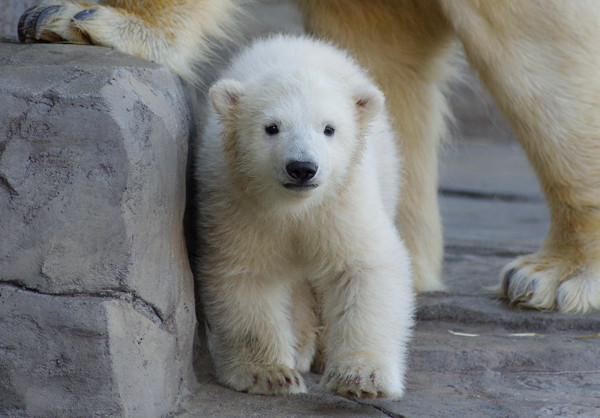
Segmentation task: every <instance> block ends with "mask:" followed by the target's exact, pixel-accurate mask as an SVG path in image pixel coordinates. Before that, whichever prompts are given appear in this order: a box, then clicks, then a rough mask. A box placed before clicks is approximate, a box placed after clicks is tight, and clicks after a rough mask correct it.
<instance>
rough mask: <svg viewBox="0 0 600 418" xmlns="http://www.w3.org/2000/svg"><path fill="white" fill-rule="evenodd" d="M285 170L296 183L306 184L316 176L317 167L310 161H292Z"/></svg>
mask: <svg viewBox="0 0 600 418" xmlns="http://www.w3.org/2000/svg"><path fill="white" fill-rule="evenodd" d="M285 169H286V171H287V173H288V175H289V176H290V178H291V179H292V180H294V181H295V182H296V183H306V182H307V181H308V180H310V179H312V178H313V177H314V176H315V174H317V166H316V165H314V164H313V163H311V162H310V161H292V162H291V163H289V164H288V165H286V166H285Z"/></svg>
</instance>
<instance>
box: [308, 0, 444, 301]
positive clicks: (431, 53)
mask: <svg viewBox="0 0 600 418" xmlns="http://www.w3.org/2000/svg"><path fill="white" fill-rule="evenodd" d="M299 4H300V6H301V9H302V11H303V13H304V16H305V22H306V24H307V27H308V29H309V30H310V31H311V32H312V33H314V34H316V35H318V36H320V37H323V38H325V39H331V40H333V41H335V42H336V43H337V44H338V45H340V46H342V47H344V48H347V49H349V50H350V51H351V52H352V54H353V55H354V56H355V57H356V58H357V59H358V60H359V61H360V63H361V65H362V66H363V67H365V68H367V69H368V70H369V72H370V74H371V75H372V76H373V77H374V78H375V81H376V82H377V83H378V85H379V86H380V87H381V88H382V90H383V91H384V93H385V96H386V103H387V107H388V110H389V113H390V114H391V116H392V119H393V128H394V130H395V131H396V132H398V134H399V135H398V138H399V139H400V150H401V153H402V154H403V156H404V167H403V173H402V174H403V178H404V180H405V181H404V188H403V190H402V199H401V201H400V204H399V206H398V210H397V215H396V224H397V227H398V228H399V230H400V231H401V235H402V237H403V239H404V240H405V242H406V246H407V248H408V250H409V252H410V254H411V258H412V261H413V268H414V277H415V281H414V287H415V289H416V290H417V291H428V290H440V289H442V288H443V284H442V281H441V279H440V274H441V265H442V258H443V240H442V229H441V222H440V216H439V209H438V202H437V170H438V168H437V163H438V162H437V151H438V143H439V141H440V138H441V137H442V136H443V135H444V133H445V118H446V116H447V114H448V108H447V104H446V101H445V98H444V95H443V90H444V88H445V86H446V80H447V79H448V78H449V76H450V74H451V73H452V72H453V69H452V68H451V66H450V65H449V64H448V56H449V52H450V51H451V49H452V46H453V42H452V39H453V36H452V32H451V30H450V28H449V26H448V25H447V22H446V20H445V19H444V18H443V16H442V15H441V13H440V11H439V8H438V5H437V3H435V2H434V1H428V0H419V1H404V0H397V1H377V2H369V1H349V0H327V1H321V0H300V1H299Z"/></svg>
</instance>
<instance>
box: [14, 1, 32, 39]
mask: <svg viewBox="0 0 600 418" xmlns="http://www.w3.org/2000/svg"><path fill="white" fill-rule="evenodd" d="M35 8H36V6H33V7H30V8H29V9H27V10H25V13H23V14H22V15H21V18H20V19H19V24H18V25H17V34H18V35H19V41H20V42H25V41H26V40H27V39H28V36H27V35H28V31H27V28H29V27H30V25H29V24H28V20H29V19H30V17H31V11H32V10H33V9H35Z"/></svg>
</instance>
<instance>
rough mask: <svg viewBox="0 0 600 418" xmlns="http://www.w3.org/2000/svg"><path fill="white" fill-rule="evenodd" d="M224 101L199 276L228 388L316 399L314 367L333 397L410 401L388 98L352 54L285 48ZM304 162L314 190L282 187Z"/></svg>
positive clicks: (205, 150)
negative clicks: (309, 394)
mask: <svg viewBox="0 0 600 418" xmlns="http://www.w3.org/2000/svg"><path fill="white" fill-rule="evenodd" d="M210 98H211V104H212V109H211V111H210V112H209V117H208V122H207V126H206V130H205V132H204V135H203V141H202V144H201V146H200V148H199V150H198V152H197V155H196V159H197V160H196V165H197V167H198V169H197V172H196V179H197V181H198V183H199V185H200V190H199V207H200V212H201V214H200V221H199V235H200V237H201V239H202V240H203V242H202V245H201V248H200V250H201V260H199V261H200V262H199V263H198V264H199V265H200V266H201V271H200V272H199V274H200V281H201V289H202V294H203V303H204V306H205V312H206V317H207V319H208V323H209V327H210V345H211V348H212V352H213V357H214V361H215V366H216V371H217V376H218V379H219V381H220V382H222V383H223V384H225V385H227V386H229V387H232V388H234V389H237V390H242V391H248V392H252V393H265V394H274V393H295V392H303V391H305V390H306V388H305V385H304V383H303V382H302V377H301V376H300V375H299V374H298V372H306V371H308V368H309V366H310V364H311V362H312V363H313V367H317V365H324V376H323V381H322V384H323V385H324V386H325V387H326V388H327V389H329V390H331V391H333V392H336V393H340V394H342V395H345V396H357V397H375V396H385V397H398V396H400V395H401V394H402V392H403V389H404V385H403V376H404V372H405V355H406V343H407V340H408V338H409V336H410V328H411V325H412V312H413V304H414V295H413V291H412V283H411V269H410V263H409V259H408V255H407V251H406V249H405V247H404V244H403V242H402V240H401V239H400V237H399V235H398V233H397V231H396V228H395V227H394V222H393V219H394V216H395V211H396V206H397V201H398V198H399V194H398V190H399V189H400V179H399V173H400V171H401V170H400V164H401V162H400V159H399V157H398V154H397V151H396V145H395V142H396V141H395V138H394V133H393V132H392V129H391V127H390V123H389V121H388V117H387V113H386V111H385V108H384V98H383V94H382V93H381V92H380V91H379V89H378V88H377V87H375V85H374V83H373V82H372V81H371V80H370V79H369V78H368V76H366V74H365V72H364V71H363V70H362V69H360V67H359V66H358V65H357V64H356V62H355V61H354V60H353V59H352V58H350V57H349V56H348V55H347V54H346V53H344V52H342V51H340V50H338V49H336V48H334V47H332V46H331V45H329V44H326V43H323V42H318V41H316V40H312V39H309V38H303V37H290V36H277V37H273V38H271V39H268V40H263V41H258V42H255V43H254V44H253V45H252V46H251V47H250V48H248V49H246V50H245V51H244V52H243V53H242V54H241V55H240V56H238V57H237V58H236V59H235V60H234V61H233V63H232V64H231V67H230V68H229V69H228V70H227V71H226V72H225V74H224V75H223V77H222V79H221V80H220V81H219V82H217V83H216V84H215V85H214V86H213V87H212V88H211V90H210ZM272 123H276V124H277V126H278V128H279V133H277V134H276V135H268V134H267V133H266V132H265V126H267V125H269V124H272ZM328 125H329V126H332V127H334V129H335V133H334V135H333V136H326V135H325V134H324V133H323V130H324V128H325V127H326V126H328ZM290 160H298V161H311V162H313V163H314V164H315V165H317V166H318V170H317V173H316V175H315V176H314V177H313V178H312V179H311V180H310V182H311V184H313V185H314V186H316V187H311V188H307V189H304V190H295V189H294V190H290V189H288V188H286V187H284V185H285V184H286V182H289V176H288V174H287V172H286V169H285V167H286V164H287V163H288V162H289V161H290ZM315 355H316V357H315V358H313V357H314V356H315Z"/></svg>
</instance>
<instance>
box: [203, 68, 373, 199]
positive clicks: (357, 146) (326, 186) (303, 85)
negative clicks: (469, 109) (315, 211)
mask: <svg viewBox="0 0 600 418" xmlns="http://www.w3.org/2000/svg"><path fill="white" fill-rule="evenodd" d="M360 93H361V94H358V95H357V94H356V91H354V90H352V89H351V88H349V87H348V86H344V85H342V84H341V83H339V82H337V81H336V80H328V79H326V78H325V77H323V76H322V75H320V74H318V73H317V74H315V73H314V72H312V73H311V72H308V71H296V72H292V73H283V74H282V73H281V72H278V73H277V74H271V75H268V76H266V77H264V78H262V79H260V80H257V81H256V82H254V83H248V84H245V85H242V84H240V83H238V82H236V81H233V80H224V81H221V82H219V83H217V84H216V85H215V86H214V87H213V88H212V89H211V91H210V95H211V99H212V101H213V105H214V106H215V109H216V110H217V112H218V113H219V115H220V116H221V118H222V120H221V123H222V124H223V126H224V132H225V133H226V134H225V135H224V141H225V143H224V150H225V154H226V157H227V158H229V159H231V161H230V163H231V166H232V167H235V170H234V172H233V176H235V177H236V182H240V184H244V187H245V189H246V190H252V193H257V194H259V195H260V197H261V200H262V201H264V202H268V203H275V202H274V201H281V200H284V201H289V202H293V203H294V205H297V204H298V203H299V201H301V202H304V203H308V202H317V201H319V200H321V199H323V198H324V197H325V196H326V195H327V194H328V193H337V192H338V191H339V189H340V188H341V186H342V185H344V184H346V183H347V182H348V181H349V178H350V177H352V175H353V170H352V169H353V166H355V165H356V164H357V163H358V162H359V160H360V155H361V152H362V149H363V147H364V139H363V135H362V134H361V132H362V129H363V128H364V125H365V124H366V123H368V119H370V117H366V116H371V115H366V113H367V112H369V113H373V109H371V108H373V107H376V106H377V105H379V106H381V104H380V103H379V101H382V99H381V97H380V93H379V91H378V90H376V89H373V90H372V91H368V92H365V91H360ZM369 94H371V96H369ZM369 102H370V103H369ZM376 102H377V103H376ZM367 108H368V109H367ZM379 108H380V107H379Z"/></svg>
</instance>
